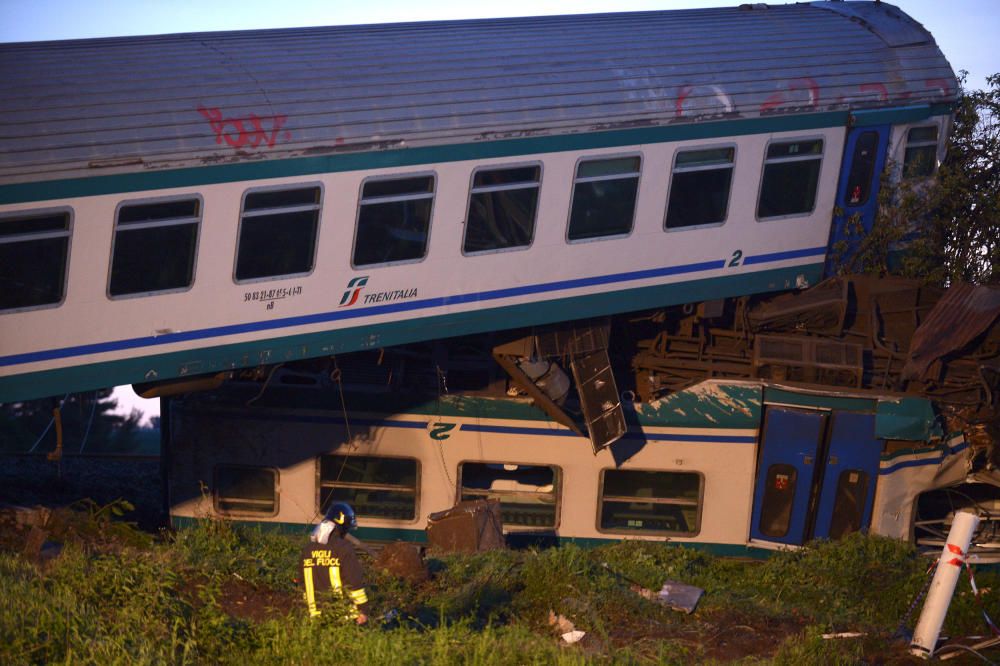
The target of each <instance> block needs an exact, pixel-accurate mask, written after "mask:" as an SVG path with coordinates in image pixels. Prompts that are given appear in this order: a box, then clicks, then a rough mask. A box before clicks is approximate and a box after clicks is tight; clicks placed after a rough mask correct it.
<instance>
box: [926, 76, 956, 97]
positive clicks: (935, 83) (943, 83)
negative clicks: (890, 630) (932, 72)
mask: <svg viewBox="0 0 1000 666" xmlns="http://www.w3.org/2000/svg"><path fill="white" fill-rule="evenodd" d="M924 87H925V88H930V89H934V90H940V91H941V94H942V95H943V96H945V97H947V96H948V94H949V93H950V92H951V86H950V85H948V81H947V80H946V79H927V80H926V81H924Z"/></svg>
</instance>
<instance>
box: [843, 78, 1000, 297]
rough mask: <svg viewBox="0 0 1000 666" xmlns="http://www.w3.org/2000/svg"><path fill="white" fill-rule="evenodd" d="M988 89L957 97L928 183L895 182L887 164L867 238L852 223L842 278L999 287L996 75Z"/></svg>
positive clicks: (999, 103)
mask: <svg viewBox="0 0 1000 666" xmlns="http://www.w3.org/2000/svg"><path fill="white" fill-rule="evenodd" d="M964 81H965V73H964V72H963V75H962V83H963V84H964ZM987 83H988V86H989V87H988V88H987V89H986V90H964V89H963V90H962V91H961V93H960V95H959V99H958V102H957V104H956V107H955V122H954V125H953V127H952V129H951V133H950V135H949V138H948V152H947V156H946V157H945V159H944V161H943V162H942V163H941V166H940V168H939V169H938V170H937V172H936V174H935V175H934V178H933V179H925V178H913V179H905V178H904V179H902V180H897V179H896V178H895V175H896V172H897V171H898V170H899V167H900V165H897V164H890V165H888V167H887V169H886V173H885V174H883V178H882V184H881V188H880V190H879V201H878V203H879V208H878V215H877V217H876V220H875V224H874V227H873V229H872V231H871V233H870V234H867V235H865V234H864V231H863V230H862V229H860V224H858V222H857V220H856V219H855V220H853V221H849V228H850V229H851V231H852V232H853V233H854V235H855V236H856V237H858V240H859V245H858V251H857V253H856V254H854V256H853V259H852V260H851V262H850V263H849V264H847V265H845V266H844V267H843V268H842V272H843V273H867V274H871V275H879V276H885V275H899V276H902V277H907V278H915V279H919V280H922V281H925V282H927V283H929V284H936V285H941V286H945V285H948V284H953V283H955V282H958V281H961V282H969V283H971V284H996V283H997V281H998V280H1000V74H994V75H993V76H990V77H988V79H987ZM852 222H853V227H851V226H850V225H851V223H852ZM834 249H835V251H837V252H838V253H841V254H843V253H845V252H846V251H847V250H848V248H847V246H846V245H844V244H841V245H840V246H838V247H836V248H834Z"/></svg>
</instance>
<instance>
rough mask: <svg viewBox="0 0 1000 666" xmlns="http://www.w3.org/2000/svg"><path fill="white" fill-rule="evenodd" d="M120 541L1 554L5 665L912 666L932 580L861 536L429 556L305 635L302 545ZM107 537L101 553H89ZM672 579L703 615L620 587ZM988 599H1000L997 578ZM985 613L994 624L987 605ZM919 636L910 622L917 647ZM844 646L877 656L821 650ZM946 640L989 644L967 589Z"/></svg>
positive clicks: (311, 624)
mask: <svg viewBox="0 0 1000 666" xmlns="http://www.w3.org/2000/svg"><path fill="white" fill-rule="evenodd" d="M80 515H81V518H80V520H81V521H83V522H84V523H86V521H88V520H94V521H101V520H103V517H102V514H101V512H99V511H93V510H92V511H90V512H89V513H86V512H85V513H82V514H80ZM122 530H123V528H122V527H120V526H119V527H117V528H116V530H115V531H114V534H115V535H116V537H115V539H114V540H113V541H109V540H108V538H107V533H108V530H107V529H106V521H105V529H103V530H87V529H77V530H76V531H75V532H74V533H73V537H74V538H72V539H71V538H69V537H67V538H66V543H65V547H64V548H63V550H62V552H61V553H60V554H59V555H58V556H57V557H55V558H53V559H51V560H48V561H45V562H43V563H39V562H33V561H28V560H26V559H24V558H22V557H21V556H20V555H18V554H14V553H2V552H0V663H4V664H33V663H39V664H40V663H99V664H118V663H123V664H124V663H128V664H146V663H148V664H207V663H212V664H216V663H218V664H230V663H231V664H246V663H255V664H256V663H267V664H270V663H275V664H343V663H352V664H383V663H393V664H484V665H485V664H500V665H503V664H511V665H514V664H584V663H586V664H591V663H597V664H605V663H607V664H639V663H663V664H689V663H712V662H717V663H723V662H731V661H741V662H743V663H752V664H755V663H775V664H812V663H815V664H836V663H844V664H856V663H865V662H883V661H886V660H892V659H894V658H901V655H905V641H904V642H900V641H895V642H894V641H893V634H894V633H895V632H896V630H897V628H898V625H899V622H900V620H901V619H902V618H903V616H904V615H905V613H906V611H907V608H908V607H909V606H910V604H911V602H912V601H913V599H914V598H915V597H916V595H917V594H918V592H919V591H920V590H921V588H922V587H923V584H924V582H925V581H926V578H927V576H926V568H927V561H926V560H924V559H922V558H920V557H918V556H917V554H916V553H915V551H914V550H913V549H912V548H911V547H910V546H908V545H906V544H902V543H899V542H896V541H892V540H888V539H883V538H877V537H865V536H862V535H852V536H851V537H848V538H846V539H843V540H841V541H838V542H818V543H815V544H813V545H811V546H810V547H808V548H805V549H803V550H799V551H795V552H779V553H776V554H775V555H774V556H773V557H771V558H770V559H768V560H766V561H764V562H746V561H736V560H727V559H722V558H717V557H713V556H710V555H708V554H705V553H704V552H701V551H694V550H689V549H684V548H679V547H675V546H671V545H668V544H665V543H653V542H637V541H625V542H621V543H616V544H613V545H607V546H602V547H600V548H596V549H593V550H584V549H581V548H579V547H576V546H572V545H570V546H564V547H561V548H554V549H547V550H524V551H494V552H489V553H480V554H476V555H445V554H434V553H431V554H430V555H429V557H428V560H427V563H428V565H429V567H430V569H431V571H432V572H433V575H432V577H431V579H430V580H429V581H427V582H425V583H420V584H417V585H411V584H408V583H405V582H404V581H401V580H399V579H397V578H395V577H393V576H391V575H389V574H388V572H385V571H381V570H379V569H378V568H377V567H376V566H375V564H374V562H372V561H371V560H370V559H367V558H366V559H365V561H366V563H367V565H368V577H369V587H370V596H371V598H372V603H373V606H374V613H373V621H372V622H371V623H370V624H369V626H366V627H360V628H359V627H356V626H354V625H351V624H347V623H345V622H343V621H341V620H339V619H338V618H337V617H335V616H334V614H327V615H324V616H323V617H321V618H319V619H318V620H311V619H309V618H308V617H307V614H306V612H305V606H304V604H303V603H302V601H301V593H300V592H299V588H298V586H297V583H296V582H295V580H294V579H295V577H296V575H297V571H296V558H297V552H298V548H299V545H300V544H299V543H298V542H297V540H294V539H290V538H288V537H285V536H280V535H276V534H270V533H264V532H260V531H258V530H255V529H246V528H243V527H240V526H237V525H232V524H229V523H226V522H221V521H207V522H205V523H203V524H201V525H199V526H198V527H195V528H192V529H189V530H186V531H182V532H180V533H178V534H176V535H171V536H168V537H165V538H163V539H159V540H156V541H155V542H154V541H153V540H150V539H148V538H141V536H142V535H133V537H128V535H127V534H124V533H122ZM95 532H96V533H100V534H102V535H103V536H102V538H101V539H88V538H86V536H81V535H88V534H93V533H95ZM666 579H673V580H678V581H682V582H686V583H689V584H692V585H696V586H699V587H702V588H703V589H705V596H704V597H703V599H702V601H701V603H700V605H699V606H698V609H697V611H696V612H695V613H693V614H691V615H686V614H683V613H679V612H676V611H673V610H670V609H668V608H666V607H664V606H661V605H658V604H655V603H653V602H650V601H648V600H646V599H644V598H642V597H640V596H639V595H637V594H636V593H635V592H634V591H633V590H632V589H631V584H630V583H629V582H628V581H629V580H631V581H636V582H638V583H641V584H642V585H643V586H645V587H647V588H651V589H658V588H659V587H660V585H661V584H662V582H663V581H664V580H666ZM977 582H978V583H979V585H980V587H981V588H987V589H990V590H994V589H1000V588H997V582H998V581H997V577H996V575H995V574H991V573H985V572H984V573H980V574H978V575H977ZM984 603H985V607H986V608H987V609H988V610H989V611H990V612H991V613H992V614H994V615H1000V612H997V604H996V602H995V595H994V593H992V592H988V593H987V594H986V596H985V598H984ZM390 610H393V611H394V612H393V613H392V616H391V618H383V614H385V613H387V612H388V611H390ZM917 611H919V608H918V609H917ZM550 614H554V615H562V616H563V617H564V618H567V619H568V620H569V621H571V622H572V623H573V624H574V625H575V626H576V628H577V629H580V630H583V631H585V632H587V634H586V637H585V638H584V640H583V641H581V642H580V643H577V644H575V645H568V644H565V643H564V642H563V641H561V640H560V639H559V638H558V636H557V635H556V632H555V631H554V630H553V629H552V628H551V627H550V625H549V617H550ZM915 622H916V614H914V615H913V616H912V617H911V618H910V620H909V628H910V629H912V626H913V624H914V623H915ZM838 631H857V632H864V633H865V634H867V637H866V638H864V639H860V640H858V639H851V640H824V639H823V638H822V634H823V633H827V632H838ZM944 631H945V633H946V634H948V635H951V636H962V635H969V634H982V633H986V628H985V626H984V623H983V621H982V619H981V616H980V606H979V605H978V604H977V602H976V600H975V599H974V598H973V597H972V595H971V594H970V593H969V585H968V581H967V580H964V579H963V581H962V582H961V583H960V584H959V588H958V592H957V593H956V596H955V600H954V601H953V603H952V606H951V608H950V611H949V613H948V618H947V621H946V624H945V628H944Z"/></svg>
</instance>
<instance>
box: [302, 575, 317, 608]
mask: <svg viewBox="0 0 1000 666" xmlns="http://www.w3.org/2000/svg"><path fill="white" fill-rule="evenodd" d="M302 575H303V577H304V578H305V582H306V603H307V604H308V605H309V617H316V616H317V615H319V614H320V613H319V609H317V608H316V588H314V587H313V572H312V569H311V568H309V567H306V568H305V569H304V570H303V572H302Z"/></svg>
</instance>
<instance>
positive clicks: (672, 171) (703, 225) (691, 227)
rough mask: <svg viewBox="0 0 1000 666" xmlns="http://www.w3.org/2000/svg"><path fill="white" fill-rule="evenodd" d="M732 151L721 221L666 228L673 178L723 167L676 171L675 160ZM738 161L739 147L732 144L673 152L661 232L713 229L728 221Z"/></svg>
mask: <svg viewBox="0 0 1000 666" xmlns="http://www.w3.org/2000/svg"><path fill="white" fill-rule="evenodd" d="M727 149H730V150H732V151H733V155H732V160H731V161H730V163H729V167H728V168H729V172H730V173H729V186H728V188H727V190H728V191H727V192H726V206H725V208H724V209H723V215H722V219H721V220H720V221H718V222H702V223H700V224H689V225H685V226H679V227H669V226H667V221H668V220H669V219H670V197H671V196H672V195H673V191H674V181H675V176H676V175H677V174H678V173H697V172H699V171H713V170H722V169H723V168H725V167H723V166H720V165H715V164H708V165H701V166H691V167H681V168H680V170H679V171H678V168H677V158H678V157H679V156H680V155H681V154H683V153H699V152H706V151H709V150H727ZM738 159H739V146H738V145H737V144H735V143H732V142H726V143H712V144H699V145H692V146H681V147H678V148H677V149H676V150H674V154H673V156H672V157H671V162H670V163H671V167H670V182H669V183H668V184H667V197H666V207H665V208H664V211H663V230H664V231H665V232H667V233H677V232H683V231H692V230H697V229H711V228H713V227H721V226H724V225H725V224H726V222H728V221H729V211H730V209H731V207H732V203H733V183H734V182H735V181H736V163H737V161H738Z"/></svg>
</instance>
